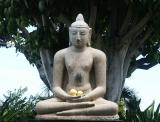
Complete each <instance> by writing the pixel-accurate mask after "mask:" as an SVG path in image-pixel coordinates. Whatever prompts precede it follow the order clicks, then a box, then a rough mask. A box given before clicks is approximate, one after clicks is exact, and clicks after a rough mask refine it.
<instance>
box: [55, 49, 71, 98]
mask: <svg viewBox="0 0 160 122" xmlns="http://www.w3.org/2000/svg"><path fill="white" fill-rule="evenodd" d="M64 54H65V50H60V51H58V52H57V53H56V54H55V56H54V65H53V91H54V95H55V96H56V97H58V98H60V99H66V97H67V96H68V94H67V93H66V92H65V91H64V90H63V89H62V83H63V75H64V74H63V73H64V67H65V61H64Z"/></svg>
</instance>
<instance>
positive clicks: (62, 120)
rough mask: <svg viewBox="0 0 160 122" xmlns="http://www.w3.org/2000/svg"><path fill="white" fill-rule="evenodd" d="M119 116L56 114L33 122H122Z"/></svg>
mask: <svg viewBox="0 0 160 122" xmlns="http://www.w3.org/2000/svg"><path fill="white" fill-rule="evenodd" d="M118 119H119V116H118V115H114V116H82V115H81V116H57V115H55V114H46V115H37V116H36V120H35V121H33V122H52V121H53V122H66V121H68V122H70V121H71V122H82V121H83V122H88V121H90V122H91V121H93V122H94V121H96V122H97V121H98V122H101V121H103V122H104V121H106V122H120V121H119V120H118Z"/></svg>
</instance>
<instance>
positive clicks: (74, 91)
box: [69, 89, 77, 96]
mask: <svg viewBox="0 0 160 122" xmlns="http://www.w3.org/2000/svg"><path fill="white" fill-rule="evenodd" d="M69 94H70V95H71V96H77V90H76V89H71V90H70V91H69Z"/></svg>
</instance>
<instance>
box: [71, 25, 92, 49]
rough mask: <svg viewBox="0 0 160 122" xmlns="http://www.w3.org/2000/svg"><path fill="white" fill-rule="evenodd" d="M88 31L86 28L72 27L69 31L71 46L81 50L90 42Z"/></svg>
mask: <svg viewBox="0 0 160 122" xmlns="http://www.w3.org/2000/svg"><path fill="white" fill-rule="evenodd" d="M89 31H90V30H89V29H88V28H79V27H74V28H73V27H72V28H70V29H69V36H70V43H71V45H73V46H75V47H78V48H81V47H84V46H86V45H87V43H89V41H90V32H89Z"/></svg>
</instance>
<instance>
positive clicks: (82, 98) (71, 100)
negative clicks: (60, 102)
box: [69, 96, 88, 102]
mask: <svg viewBox="0 0 160 122" xmlns="http://www.w3.org/2000/svg"><path fill="white" fill-rule="evenodd" d="M87 101H88V100H87V98H86V97H85V96H76V97H72V98H71V99H69V102H87Z"/></svg>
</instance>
